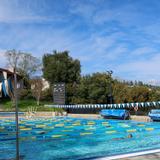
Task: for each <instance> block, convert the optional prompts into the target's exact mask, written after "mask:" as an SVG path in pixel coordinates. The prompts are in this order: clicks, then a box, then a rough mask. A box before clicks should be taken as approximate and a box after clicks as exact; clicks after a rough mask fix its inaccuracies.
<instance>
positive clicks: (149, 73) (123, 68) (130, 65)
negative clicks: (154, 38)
mask: <svg viewBox="0 0 160 160" xmlns="http://www.w3.org/2000/svg"><path fill="white" fill-rule="evenodd" d="M159 62H160V54H156V55H154V56H153V57H152V58H150V59H146V60H142V61H140V60H138V58H137V60H133V62H126V63H125V64H121V65H118V66H117V68H118V72H121V73H124V74H128V75H127V76H128V77H130V76H132V77H130V78H131V79H139V80H150V79H151V78H153V79H159V77H160V73H159V68H160V63H159Z"/></svg>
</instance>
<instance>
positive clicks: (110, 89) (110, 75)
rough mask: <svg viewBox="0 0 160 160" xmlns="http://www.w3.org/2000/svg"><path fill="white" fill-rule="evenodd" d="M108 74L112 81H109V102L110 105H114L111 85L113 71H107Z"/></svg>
mask: <svg viewBox="0 0 160 160" xmlns="http://www.w3.org/2000/svg"><path fill="white" fill-rule="evenodd" d="M107 73H108V75H109V78H110V81H109V92H110V93H109V94H110V95H109V102H110V104H112V103H113V102H112V84H111V80H112V73H113V71H112V70H110V71H107Z"/></svg>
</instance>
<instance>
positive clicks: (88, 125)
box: [0, 118, 160, 160]
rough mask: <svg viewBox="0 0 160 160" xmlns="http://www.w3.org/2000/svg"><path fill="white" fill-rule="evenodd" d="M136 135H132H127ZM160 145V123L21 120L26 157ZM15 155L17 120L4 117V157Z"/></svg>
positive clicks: (71, 157)
mask: <svg viewBox="0 0 160 160" xmlns="http://www.w3.org/2000/svg"><path fill="white" fill-rule="evenodd" d="M128 134H132V135H133V137H132V138H126V137H127V135H128ZM157 148H160V123H159V122H154V123H153V122H150V123H143V122H134V121H121V120H102V119H97V120H89V119H76V118H53V119H34V120H24V119H22V120H20V154H21V156H22V157H23V159H24V160H32V159H35V160H53V159H56V160H58V159H68V160H76V159H78V160H80V159H92V158H93V159H94V158H99V157H103V156H111V155H117V154H124V153H131V152H137V151H144V150H149V149H157ZM14 157H15V122H13V121H12V120H0V160H2V159H3V160H4V159H12V158H14Z"/></svg>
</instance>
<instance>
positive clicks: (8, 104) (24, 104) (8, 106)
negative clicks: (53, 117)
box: [0, 99, 63, 112]
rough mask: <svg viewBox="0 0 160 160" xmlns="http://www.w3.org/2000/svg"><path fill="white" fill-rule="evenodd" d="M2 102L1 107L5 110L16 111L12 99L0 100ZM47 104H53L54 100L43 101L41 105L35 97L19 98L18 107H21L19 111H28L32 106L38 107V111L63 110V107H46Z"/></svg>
mask: <svg viewBox="0 0 160 160" xmlns="http://www.w3.org/2000/svg"><path fill="white" fill-rule="evenodd" d="M0 104H1V109H2V110H3V111H15V108H14V107H13V104H12V101H11V100H3V101H1V102H0ZM45 104H53V102H48V101H47V102H46V101H41V102H40V105H39V106H38V105H37V102H36V100H34V99H28V100H19V101H18V108H19V111H21V112H25V111H28V108H30V107H33V108H35V107H37V111H45V112H53V111H63V110H62V109H58V108H49V107H45V106H44V105H45Z"/></svg>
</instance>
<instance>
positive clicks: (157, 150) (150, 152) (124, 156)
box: [97, 149, 160, 160]
mask: <svg viewBox="0 0 160 160" xmlns="http://www.w3.org/2000/svg"><path fill="white" fill-rule="evenodd" d="M159 152H160V149H154V150H147V151H141V152H134V153H127V154H120V155H116V156H109V157H103V158H97V160H113V159H117V160H119V159H121V158H130V157H136V156H143V155H147V154H153V153H159Z"/></svg>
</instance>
